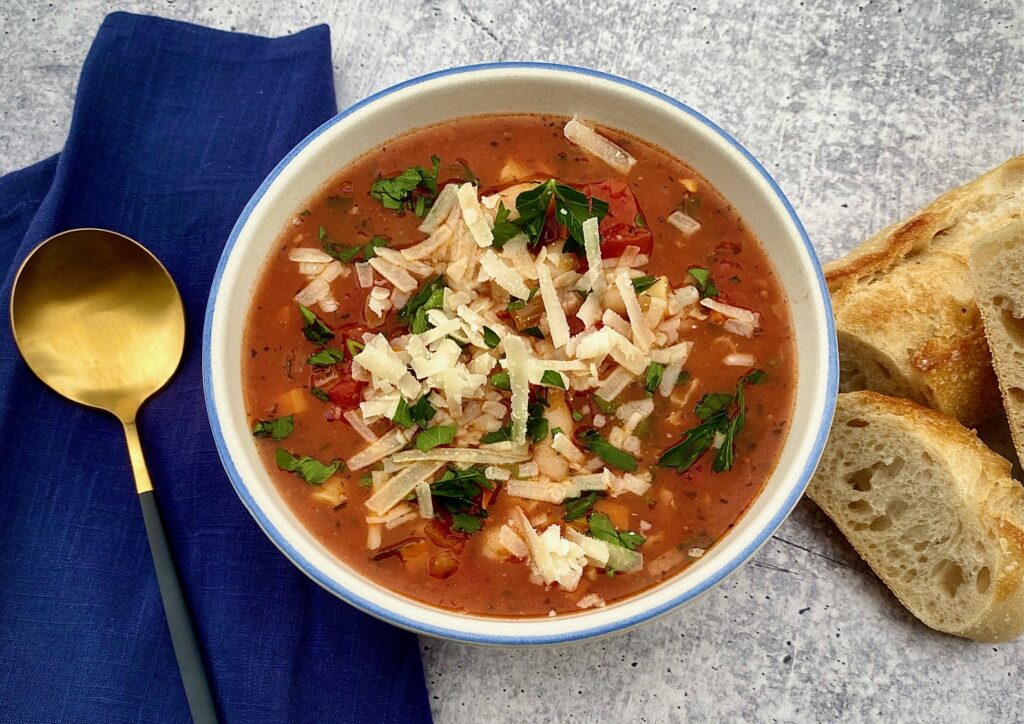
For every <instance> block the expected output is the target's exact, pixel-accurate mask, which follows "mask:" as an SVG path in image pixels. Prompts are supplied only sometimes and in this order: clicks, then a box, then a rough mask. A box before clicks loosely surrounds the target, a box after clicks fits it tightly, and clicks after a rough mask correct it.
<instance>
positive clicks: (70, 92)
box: [0, 0, 1024, 724]
mask: <svg viewBox="0 0 1024 724" xmlns="http://www.w3.org/2000/svg"><path fill="white" fill-rule="evenodd" d="M239 5H241V4H239ZM239 5H236V4H234V3H232V4H230V5H228V4H224V5H220V4H218V3H216V2H215V0H165V1H164V2H158V1H157V0H149V1H144V0H142V1H139V0H125V2H123V3H122V4H120V5H117V4H115V3H112V2H108V1H107V0H75V1H74V2H61V3H49V4H42V3H37V2H29V1H27V0H0V173H3V172H6V171H9V170H13V169H15V168H19V167H21V166H23V165H26V164H29V163H31V162H33V161H35V160H37V159H39V158H42V157H44V156H46V155H49V154H51V153H53V152H55V151H57V150H59V149H60V146H61V143H62V140H63V138H64V134H65V131H66V128H67V124H68V119H69V113H70V110H71V103H72V99H73V97H74V90H75V83H76V80H77V74H78V70H79V68H80V65H81V62H82V59H83V58H84V56H85V53H86V50H87V49H88V46H89V43H90V41H91V39H92V36H93V34H94V32H95V29H96V27H97V26H98V24H99V22H100V20H101V18H102V17H103V15H104V14H105V13H106V12H108V11H110V10H114V9H119V8H120V9H125V10H133V11H137V12H150V13H156V14H162V15H166V16H170V17H174V18H179V19H183V20H190V21H194V22H199V23H204V24H208V25H213V26H216V27H220V28H224V29H237V30H242V31H246V32H251V33H259V34H268V35H278V34H285V33H288V32H291V31H294V30H296V29H299V28H301V27H304V26H306V25H309V24H312V23H316V22H327V23H330V25H331V28H332V32H333V38H334V64H335V74H336V83H337V89H338V98H339V103H340V104H341V105H342V106H344V105H347V104H349V103H351V102H353V101H356V100H358V99H360V98H362V97H364V96H366V95H367V94H369V93H371V92H373V91H376V90H379V89H381V88H384V87H386V86H388V85H390V84H392V83H395V82H397V81H401V80H404V79H406V78H408V77H411V76H414V75H419V74H421V73H425V72H428V71H433V70H437V69H441V68H446V67H449V66H453V65H461V64H467V63H476V62H482V61H493V60H522V59H529V60H550V61H555V62H562V63H573V64H579V65H585V66H590V67H594V68H599V69H602V70H606V71H610V72H612V73H618V74H621V75H624V76H627V77H630V78H633V79H635V80H638V81H641V82H643V83H646V84H649V85H651V86H653V87H655V88H657V89H659V90H662V91H665V92H667V93H669V94H671V95H673V96H675V97H677V98H680V99H682V100H684V101H686V102H687V103H689V104H691V105H692V106H694V107H695V108H697V109H698V110H700V111H702V112H704V113H705V114H706V115H708V116H710V117H711V118H712V119H714V120H715V121H717V122H718V123H719V124H720V125H722V126H724V127H725V128H726V129H728V130H730V131H732V132H733V133H734V134H735V135H736V137H737V138H739V139H740V140H741V141H742V142H743V143H744V144H745V145H746V146H747V148H749V149H750V150H751V151H752V152H753V153H754V154H755V155H756V156H758V157H759V158H760V159H761V160H762V161H763V163H764V164H765V166H766V167H767V168H768V170H769V171H770V172H771V173H772V174H774V176H775V177H776V179H778V181H779V182H780V184H781V185H782V188H783V189H784V190H785V191H786V193H787V194H788V195H789V197H790V199H791V200H792V202H793V204H794V206H795V207H796V209H797V211H798V213H799V214H800V216H801V218H802V219H803V221H804V223H805V225H806V226H807V229H808V231H809V233H810V235H811V237H812V239H813V240H814V242H815V245H816V247H817V249H818V251H819V253H820V254H821V256H822V257H823V259H830V258H833V257H834V256H836V255H837V254H839V253H841V252H842V251H843V250H845V249H848V248H849V247H851V246H852V245H853V244H855V243H856V242H857V241H858V240H860V239H862V238H863V237H865V236H866V235H868V234H869V233H870V232H872V231H874V230H876V229H878V228H879V227H881V226H883V225H885V224H886V223H888V222H890V221H892V220H895V219H896V218H898V217H900V216H901V215H903V214H906V213H908V212H910V211H912V210H913V209H915V208H916V207H918V206H919V205H921V204H922V203H924V202H926V201H928V200H929V199H931V198H932V197H934V196H935V195H936V194H937V193H939V192H941V191H943V190H945V189H946V188H948V187H950V186H953V185H956V184H959V183H961V182H964V181H966V180H968V179H970V178H971V177H973V176H975V175H976V174H978V173H979V172H981V171H983V170H985V169H988V168H990V167H991V166H994V165H996V164H998V163H999V162H1001V161H1003V160H1004V159H1006V158H1007V157H1009V156H1011V155H1013V154H1019V153H1021V152H1022V151H1024V40H1022V38H1024V4H1022V3H1020V2H1019V1H1014V0H1009V1H1007V2H978V1H966V0H964V1H958V2H944V3H943V2H934V3H930V2H929V3H916V2H903V3H902V4H897V3H886V2H847V3H833V2H821V1H814V0H810V1H808V2H802V3H787V4H778V5H776V4H773V3H762V2H757V0H741V1H739V2H732V3H730V2H723V1H721V0H704V1H703V2H700V3H687V4H682V3H667V2H656V1H653V0H651V1H649V2H644V3H633V2H630V1H629V0H603V1H602V2H593V0H591V1H590V2H584V3H554V2H542V1H541V0H524V1H523V2H520V3H516V4H509V3H487V2H477V1H470V0H466V1H465V2H455V1H454V0H438V1H437V2H424V3H414V2H403V3H395V4H390V3H387V2H382V1H381V0H374V1H372V2H367V1H360V2H341V1H339V0H307V1H306V2H301V3H279V2H275V1H274V0H250V2H248V3H245V4H244V7H239ZM423 660H424V664H425V666H426V672H427V679H428V683H429V686H430V691H431V695H432V706H433V710H434V713H435V715H436V717H437V720H438V721H442V722H462V721H465V722H474V724H478V723H479V722H490V721H503V720H515V721H535V722H548V721H584V722H614V721H650V722H660V721H705V720H710V721H736V720H757V721H812V720H819V721H830V720H836V719H842V720H844V721H868V720H883V719H885V720H893V721H1007V722H1008V721H1013V720H1017V721H1019V720H1021V719H1022V718H1024V693H1022V690H1024V687H1022V684H1021V677H1022V674H1024V642H1020V643H1016V644H1006V645H998V646H991V645H982V644H975V643H971V642H967V641H961V640H958V639H954V638H950V637H946V636H942V635H939V634H936V633H934V632H931V631H930V630H928V629H926V628H924V627H923V626H921V625H920V624H918V623H916V622H915V621H914V620H913V619H912V618H911V617H910V616H909V615H908V614H907V613H906V612H905V611H904V610H903V609H902V608H901V607H900V606H899V604H898V603H897V602H896V600H895V599H894V598H893V596H892V595H891V594H889V593H888V592H887V590H886V589H885V588H884V587H883V586H882V585H881V584H880V583H879V582H878V580H877V579H876V578H874V576H872V575H871V573H870V572H869V571H868V570H867V569H866V568H865V566H864V565H863V564H862V563H861V562H860V561H859V559H858V558H857V557H856V555H855V554H854V553H853V552H852V551H851V549H850V548H849V547H848V546H847V544H846V543H845V542H844V541H843V540H842V539H841V538H840V537H839V536H838V534H837V533H836V531H835V529H834V528H833V527H832V526H831V524H829V522H828V521H827V520H826V519H825V518H824V516H822V515H821V513H820V512H818V511H817V510H816V509H815V508H814V506H813V505H811V504H810V503H807V502H805V503H802V504H801V505H800V507H799V508H798V510H797V511H796V513H795V514H794V515H793V516H792V517H791V518H790V520H788V521H787V522H786V523H785V524H784V525H783V527H782V528H781V530H780V531H779V533H778V535H776V536H775V538H773V539H772V540H771V541H770V542H769V543H768V545H766V546H765V548H764V549H763V550H762V551H761V552H760V553H758V554H757V556H756V558H755V559H754V560H753V562H752V563H751V564H749V565H747V566H746V567H745V568H743V569H742V570H741V571H740V572H739V573H737V574H736V575H735V576H733V577H732V578H731V579H729V580H728V581H727V582H726V583H725V584H724V585H723V586H721V587H719V588H718V589H716V590H715V591H713V592H712V593H710V594H709V595H707V596H706V597H704V598H703V599H701V600H700V601H698V602H696V603H695V604H693V605H691V606H689V607H687V608H685V609H683V610H680V611H677V612H675V613H673V614H671V615H669V616H667V617H665V618H663V619H661V620H660V621H657V622H655V623H652V624H649V625H647V626H646V627H643V628H641V629H639V630H637V631H634V632H632V633H628V634H625V635H621V636H618V637H615V638H611V639H607V640H604V641H598V642H594V643H588V644H581V645H576V646H571V647H563V648H552V649H547V650H539V651H538V650H531V651H511V650H507V651H495V650H484V649H475V648H469V647H465V646H461V645H456V644H451V643H445V642H438V641H430V640H424V641H423ZM337 693H338V694H339V695H343V693H342V692H337Z"/></svg>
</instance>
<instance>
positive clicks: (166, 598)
mask: <svg viewBox="0 0 1024 724" xmlns="http://www.w3.org/2000/svg"><path fill="white" fill-rule="evenodd" d="M124 431H125V436H126V437H127V439H128V454H129V457H130V458H131V461H132V470H133V472H134V473H135V486H136V490H138V493H139V504H140V505H141V506H142V517H143V519H144V520H145V521H146V536H147V537H148V538H149V551H150V553H152V554H153V566H154V568H156V580H157V583H158V584H159V586H160V597H161V598H162V599H163V604H164V615H165V616H166V617H167V626H168V628H169V629H170V631H171V643H172V644H173V646H174V656H175V658H177V660H178V670H179V671H180V672H181V682H182V684H183V685H184V687H185V698H186V699H188V707H189V711H190V713H191V714H192V721H194V722H195V723H196V724H216V722H217V709H216V707H215V705H214V703H213V694H212V693H211V691H210V683H209V681H208V680H207V678H206V670H205V668H204V667H203V657H202V654H201V653H200V651H199V642H198V641H197V640H196V634H195V631H194V630H193V628H192V618H191V616H190V615H189V612H188V604H187V603H186V602H185V594H184V593H183V592H182V590H181V581H180V580H179V579H178V572H177V570H176V569H175V567H174V559H173V558H172V557H171V549H170V546H169V545H168V544H167V533H166V532H165V531H164V523H163V520H162V519H161V518H160V509H159V508H158V507H157V504H156V493H154V492H153V486H152V484H151V483H150V479H149V471H148V470H147V469H146V460H145V458H143V456H142V445H141V444H140V442H139V432H138V429H137V428H136V426H135V421H134V420H132V421H130V422H127V423H125V426H124Z"/></svg>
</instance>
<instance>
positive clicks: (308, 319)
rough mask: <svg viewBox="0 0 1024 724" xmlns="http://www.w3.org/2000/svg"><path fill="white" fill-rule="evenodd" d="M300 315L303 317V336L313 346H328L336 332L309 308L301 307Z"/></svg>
mask: <svg viewBox="0 0 1024 724" xmlns="http://www.w3.org/2000/svg"><path fill="white" fill-rule="evenodd" d="M299 313H300V314H301V315H302V334H303V335H304V336H305V337H306V339H308V340H309V341H310V342H312V343H313V344H327V343H328V342H330V341H331V340H332V339H334V332H332V331H331V328H330V327H328V326H327V325H326V324H324V321H323V320H322V319H320V317H318V316H316V315H315V314H313V312H312V310H310V309H309V307H304V306H303V305H301V304H300V305H299Z"/></svg>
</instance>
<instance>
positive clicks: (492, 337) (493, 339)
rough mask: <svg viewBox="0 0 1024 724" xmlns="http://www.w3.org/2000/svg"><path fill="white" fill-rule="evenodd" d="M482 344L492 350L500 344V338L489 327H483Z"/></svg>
mask: <svg viewBox="0 0 1024 724" xmlns="http://www.w3.org/2000/svg"><path fill="white" fill-rule="evenodd" d="M484 344H486V345H487V346H488V348H490V349H494V348H495V347H497V346H498V345H499V344H501V337H499V336H498V333H497V332H495V331H494V330H493V329H491V328H490V327H484Z"/></svg>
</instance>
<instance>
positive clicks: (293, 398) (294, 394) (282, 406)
mask: <svg viewBox="0 0 1024 724" xmlns="http://www.w3.org/2000/svg"><path fill="white" fill-rule="evenodd" d="M307 407H309V392H307V391H306V390H305V389H303V388H302V387H296V388H295V389H293V390H289V391H288V392H285V393H284V394H283V395H281V396H280V397H278V398H277V415H278V417H284V416H285V415H297V414H299V413H300V412H305V411H306V408H307Z"/></svg>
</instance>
